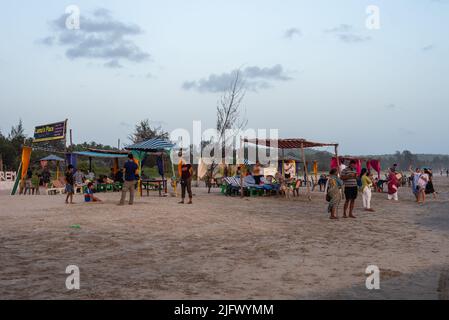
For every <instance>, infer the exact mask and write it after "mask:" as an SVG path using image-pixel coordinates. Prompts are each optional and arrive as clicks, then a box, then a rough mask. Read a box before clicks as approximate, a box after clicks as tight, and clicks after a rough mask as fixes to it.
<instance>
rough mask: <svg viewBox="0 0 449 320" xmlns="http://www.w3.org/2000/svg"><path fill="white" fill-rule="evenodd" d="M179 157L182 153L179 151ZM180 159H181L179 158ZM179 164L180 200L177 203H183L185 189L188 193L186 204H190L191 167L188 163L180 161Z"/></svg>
mask: <svg viewBox="0 0 449 320" xmlns="http://www.w3.org/2000/svg"><path fill="white" fill-rule="evenodd" d="M179 157H180V158H181V157H182V153H181V152H180V153H179ZM181 161H182V160H181ZM180 165H181V198H182V199H181V201H180V202H179V203H181V204H183V203H184V199H185V197H186V189H187V192H188V194H189V202H187V204H192V176H193V168H192V165H191V164H190V163H186V162H185V161H182V163H181V164H180Z"/></svg>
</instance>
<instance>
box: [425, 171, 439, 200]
mask: <svg viewBox="0 0 449 320" xmlns="http://www.w3.org/2000/svg"><path fill="white" fill-rule="evenodd" d="M424 173H425V174H427V175H428V176H429V181H428V182H427V185H426V191H425V193H426V194H431V195H433V198H434V199H436V197H437V196H436V195H437V193H436V191H435V188H434V187H433V174H432V169H424Z"/></svg>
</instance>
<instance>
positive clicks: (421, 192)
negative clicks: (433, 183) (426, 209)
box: [418, 173, 429, 203]
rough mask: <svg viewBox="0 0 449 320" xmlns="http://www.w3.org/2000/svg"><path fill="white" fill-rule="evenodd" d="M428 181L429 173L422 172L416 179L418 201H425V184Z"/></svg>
mask: <svg viewBox="0 0 449 320" xmlns="http://www.w3.org/2000/svg"><path fill="white" fill-rule="evenodd" d="M428 182H429V175H428V174H427V173H422V174H421V175H420V176H419V180H418V203H424V202H425V201H426V186H427V183H428ZM420 199H421V201H420Z"/></svg>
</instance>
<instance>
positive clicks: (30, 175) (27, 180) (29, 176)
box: [23, 168, 33, 195]
mask: <svg viewBox="0 0 449 320" xmlns="http://www.w3.org/2000/svg"><path fill="white" fill-rule="evenodd" d="M32 178H33V171H32V170H31V168H28V170H27V173H26V176H25V189H24V191H23V194H27V192H28V194H29V195H31V190H32V189H33V182H32Z"/></svg>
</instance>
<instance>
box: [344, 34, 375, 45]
mask: <svg viewBox="0 0 449 320" xmlns="http://www.w3.org/2000/svg"><path fill="white" fill-rule="evenodd" d="M337 37H338V39H340V40H341V41H343V42H346V43H358V42H365V41H369V40H371V37H368V36H361V35H357V34H339V35H337Z"/></svg>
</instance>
